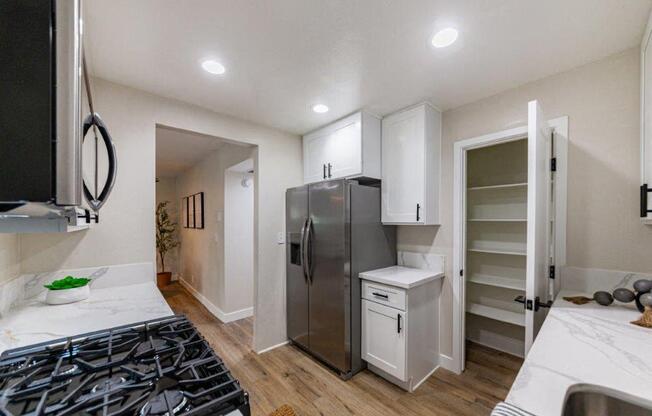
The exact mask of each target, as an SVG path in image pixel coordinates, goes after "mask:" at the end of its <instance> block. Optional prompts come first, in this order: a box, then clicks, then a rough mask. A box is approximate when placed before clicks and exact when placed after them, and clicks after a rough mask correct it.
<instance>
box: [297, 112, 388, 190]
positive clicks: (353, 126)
mask: <svg viewBox="0 0 652 416" xmlns="http://www.w3.org/2000/svg"><path fill="white" fill-rule="evenodd" d="M303 160H304V163H303V181H304V183H312V182H319V181H324V180H328V179H337V178H355V177H367V178H375V179H379V178H380V119H378V118H377V117H375V116H373V115H371V114H368V113H365V112H357V113H355V114H352V115H350V116H348V117H345V118H343V119H341V120H338V121H336V122H334V123H332V124H329V125H328V126H326V127H322V128H321V129H319V130H316V131H313V132H312V133H309V134H306V135H305V136H303Z"/></svg>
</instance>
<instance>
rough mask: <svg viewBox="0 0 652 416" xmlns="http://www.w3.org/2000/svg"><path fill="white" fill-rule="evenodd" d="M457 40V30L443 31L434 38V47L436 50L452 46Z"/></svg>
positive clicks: (450, 28) (449, 28)
mask: <svg viewBox="0 0 652 416" xmlns="http://www.w3.org/2000/svg"><path fill="white" fill-rule="evenodd" d="M456 40H457V30H456V29H453V28H452V27H448V28H446V29H442V30H440V31H439V32H437V33H435V36H433V37H432V46H434V47H435V48H445V47H446V46H450V45H452V44H453V43H454V42H455V41H456Z"/></svg>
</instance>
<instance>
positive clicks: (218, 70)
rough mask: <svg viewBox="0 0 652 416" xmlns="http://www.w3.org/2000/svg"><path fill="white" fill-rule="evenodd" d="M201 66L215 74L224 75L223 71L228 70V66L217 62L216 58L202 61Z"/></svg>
mask: <svg viewBox="0 0 652 416" xmlns="http://www.w3.org/2000/svg"><path fill="white" fill-rule="evenodd" d="M201 67H202V68H204V71H206V72H209V73H211V74H215V75H222V74H223V73H225V72H226V68H224V65H222V64H221V63H219V62H217V61H216V60H214V59H207V60H205V61H204V62H202V63H201Z"/></svg>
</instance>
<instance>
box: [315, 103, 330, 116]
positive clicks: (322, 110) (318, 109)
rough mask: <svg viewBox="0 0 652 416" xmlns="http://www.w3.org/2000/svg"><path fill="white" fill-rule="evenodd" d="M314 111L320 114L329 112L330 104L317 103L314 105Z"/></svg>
mask: <svg viewBox="0 0 652 416" xmlns="http://www.w3.org/2000/svg"><path fill="white" fill-rule="evenodd" d="M312 111H314V112H315V113H318V114H322V113H326V112H328V106H326V105H324V104H315V105H313V106H312Z"/></svg>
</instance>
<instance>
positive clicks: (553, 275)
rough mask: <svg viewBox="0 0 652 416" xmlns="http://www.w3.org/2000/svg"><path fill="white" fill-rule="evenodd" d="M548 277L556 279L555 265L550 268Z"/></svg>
mask: <svg viewBox="0 0 652 416" xmlns="http://www.w3.org/2000/svg"><path fill="white" fill-rule="evenodd" d="M548 277H549V278H551V279H554V278H555V265H554V264H553V265H552V266H550V269H549V270H548Z"/></svg>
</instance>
